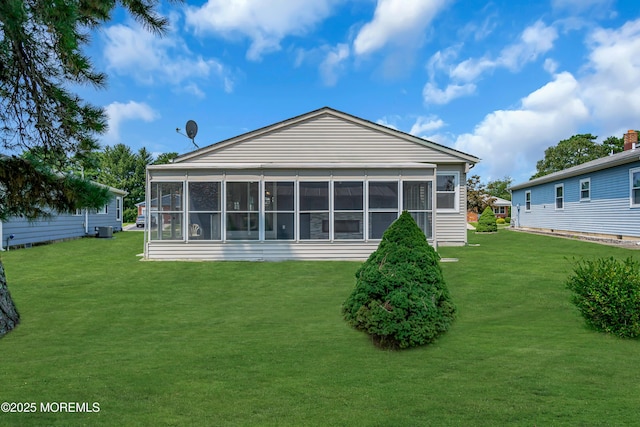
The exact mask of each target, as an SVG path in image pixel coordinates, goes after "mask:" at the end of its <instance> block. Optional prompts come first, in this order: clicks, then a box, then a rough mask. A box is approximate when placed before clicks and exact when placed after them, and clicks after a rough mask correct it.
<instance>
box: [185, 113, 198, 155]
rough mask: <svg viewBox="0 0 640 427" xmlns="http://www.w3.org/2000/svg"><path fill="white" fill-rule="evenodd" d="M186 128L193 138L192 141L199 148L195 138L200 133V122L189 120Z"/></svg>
mask: <svg viewBox="0 0 640 427" xmlns="http://www.w3.org/2000/svg"><path fill="white" fill-rule="evenodd" d="M185 129H186V130H187V136H188V137H189V139H191V142H193V145H195V146H196V147H197V148H199V147H198V144H196V142H195V141H194V138H195V137H196V134H197V133H198V124H197V123H196V122H194V121H193V120H189V121H188V122H187V124H186V125H185Z"/></svg>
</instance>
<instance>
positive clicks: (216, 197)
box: [187, 182, 222, 240]
mask: <svg viewBox="0 0 640 427" xmlns="http://www.w3.org/2000/svg"><path fill="white" fill-rule="evenodd" d="M220 188H221V183H220V182H190V183H189V228H188V233H187V235H188V236H189V240H220V239H221V238H222V231H221V230H222V227H221V225H220V224H221V220H222V212H221V206H222V204H221V203H220V196H221V193H220Z"/></svg>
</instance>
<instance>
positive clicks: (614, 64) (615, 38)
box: [583, 19, 640, 136]
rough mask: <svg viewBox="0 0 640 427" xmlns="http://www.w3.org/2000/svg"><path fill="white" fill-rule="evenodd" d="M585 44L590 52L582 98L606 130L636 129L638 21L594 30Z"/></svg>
mask: <svg viewBox="0 0 640 427" xmlns="http://www.w3.org/2000/svg"><path fill="white" fill-rule="evenodd" d="M588 43H589V47H590V48H591V52H590V54H589V62H588V64H587V70H588V71H589V73H588V74H587V75H586V76H585V77H584V79H583V80H584V93H583V97H584V99H585V100H586V102H588V103H589V105H591V107H592V108H593V111H594V115H595V116H596V117H597V119H598V121H601V122H603V123H606V124H607V129H605V131H608V132H613V131H614V130H616V129H632V128H634V126H635V127H637V126H638V117H640V102H638V100H639V99H640V19H638V20H635V21H629V22H627V23H626V24H624V25H623V26H622V27H620V28H619V29H616V30H608V29H596V30H595V31H594V32H593V33H592V35H591V37H590V38H589V40H588ZM629 126H631V127H629ZM609 135H611V134H608V135H606V136H609ZM618 136H620V135H618Z"/></svg>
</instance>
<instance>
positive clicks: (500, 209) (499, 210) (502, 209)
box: [493, 206, 507, 215]
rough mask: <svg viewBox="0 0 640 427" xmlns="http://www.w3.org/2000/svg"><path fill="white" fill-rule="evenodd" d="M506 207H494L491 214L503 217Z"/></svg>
mask: <svg viewBox="0 0 640 427" xmlns="http://www.w3.org/2000/svg"><path fill="white" fill-rule="evenodd" d="M506 209H507V208H506V207H504V206H496V207H495V208H493V213H495V214H496V215H504V214H505V213H506Z"/></svg>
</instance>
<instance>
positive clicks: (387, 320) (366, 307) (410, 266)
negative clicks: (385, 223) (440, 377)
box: [342, 211, 456, 349]
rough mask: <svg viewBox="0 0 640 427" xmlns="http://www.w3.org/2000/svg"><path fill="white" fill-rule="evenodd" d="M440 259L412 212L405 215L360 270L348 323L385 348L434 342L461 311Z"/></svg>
mask: <svg viewBox="0 0 640 427" xmlns="http://www.w3.org/2000/svg"><path fill="white" fill-rule="evenodd" d="M439 260H440V256H439V255H438V253H437V252H436V251H435V250H434V249H433V248H432V247H431V246H430V245H429V243H428V242H427V239H426V238H425V235H424V233H423V232H422V230H420V228H419V227H418V225H417V224H416V222H415V221H414V219H413V217H412V216H411V214H409V213H408V212H407V211H404V212H403V213H402V215H400V217H399V218H398V219H397V220H396V221H395V222H394V223H393V224H391V226H389V228H388V229H387V231H385V233H384V234H383V235H382V240H381V241H380V244H379V246H378V249H377V250H376V251H375V252H373V253H372V254H371V256H369V259H367V261H366V262H365V263H363V264H362V266H361V267H360V268H359V269H358V271H357V272H356V279H357V280H356V285H355V288H354V289H353V291H352V293H351V295H350V296H349V297H348V298H347V300H346V301H345V302H344V304H343V305H342V313H343V315H344V318H345V320H346V321H347V322H348V323H349V325H351V326H353V327H354V328H356V329H358V330H361V331H364V332H366V333H367V334H368V335H369V336H370V337H371V338H372V340H373V342H374V343H375V344H376V345H377V346H379V347H382V348H390V349H396V348H409V347H415V346H420V345H424V344H429V343H431V342H433V341H435V340H436V338H437V337H438V336H440V335H441V334H443V333H445V332H446V331H447V330H448V328H449V326H450V325H451V323H452V322H453V320H454V318H455V313H456V308H455V305H454V304H453V302H452V301H451V297H450V295H449V291H448V289H447V286H446V284H445V281H444V277H443V275H442V270H441V268H440V264H439Z"/></svg>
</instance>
